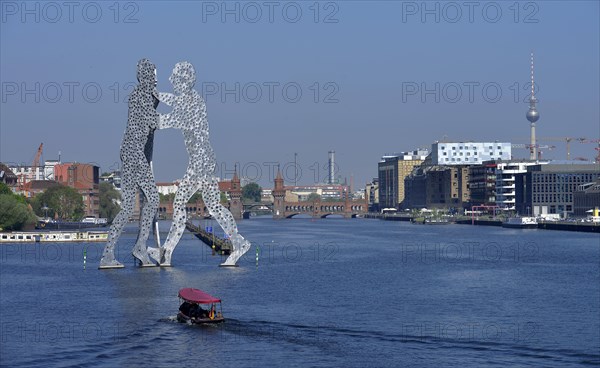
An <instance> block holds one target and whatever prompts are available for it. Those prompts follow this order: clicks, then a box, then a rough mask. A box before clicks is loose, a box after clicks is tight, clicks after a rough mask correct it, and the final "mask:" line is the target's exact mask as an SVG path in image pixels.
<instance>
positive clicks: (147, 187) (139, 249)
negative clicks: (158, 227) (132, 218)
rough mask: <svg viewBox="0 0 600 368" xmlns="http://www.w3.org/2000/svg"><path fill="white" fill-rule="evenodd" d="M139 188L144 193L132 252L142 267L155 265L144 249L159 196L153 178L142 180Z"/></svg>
mask: <svg viewBox="0 0 600 368" xmlns="http://www.w3.org/2000/svg"><path fill="white" fill-rule="evenodd" d="M140 188H141V190H142V192H143V193H144V197H145V199H144V201H143V204H142V215H141V218H140V232H139V234H138V239H137V241H136V242H135V246H134V248H133V252H132V254H133V256H134V257H135V258H137V259H138V260H140V262H141V263H142V267H148V266H155V264H154V263H152V262H151V261H150V258H149V257H148V251H147V250H146V242H147V241H148V237H149V236H150V231H151V230H152V225H153V223H154V218H155V216H156V213H157V211H158V204H159V196H158V191H157V190H156V184H155V183H154V178H153V177H152V178H149V179H148V180H144V182H143V183H141V185H140Z"/></svg>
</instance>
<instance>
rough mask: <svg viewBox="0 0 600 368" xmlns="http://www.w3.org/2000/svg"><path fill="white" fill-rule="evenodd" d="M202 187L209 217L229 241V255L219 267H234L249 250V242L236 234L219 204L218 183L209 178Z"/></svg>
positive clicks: (231, 222) (227, 214) (229, 214)
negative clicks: (215, 222) (230, 247)
mask: <svg viewBox="0 0 600 368" xmlns="http://www.w3.org/2000/svg"><path fill="white" fill-rule="evenodd" d="M202 184H203V186H202V199H203V200H204V203H205V204H206V207H207V208H208V212H209V213H210V215H211V216H212V217H213V218H214V219H215V220H216V221H217V223H218V224H219V225H220V226H221V228H222V229H223V230H224V231H225V233H226V234H227V235H228V236H229V239H230V240H231V245H232V247H233V249H232V251H231V254H230V255H229V257H227V259H226V260H225V262H223V264H222V265H221V266H235V265H236V263H237V261H238V260H239V259H240V258H241V257H242V256H243V255H244V253H246V252H247V251H248V250H249V249H250V242H249V241H248V240H246V239H244V237H243V236H241V235H240V234H239V233H238V228H237V224H236V223H235V219H234V218H233V215H232V214H231V212H229V210H228V209H227V208H225V207H223V205H222V204H221V193H220V191H219V182H218V181H217V179H216V178H214V177H213V178H209V179H208V180H207V181H204V182H203V183H202Z"/></svg>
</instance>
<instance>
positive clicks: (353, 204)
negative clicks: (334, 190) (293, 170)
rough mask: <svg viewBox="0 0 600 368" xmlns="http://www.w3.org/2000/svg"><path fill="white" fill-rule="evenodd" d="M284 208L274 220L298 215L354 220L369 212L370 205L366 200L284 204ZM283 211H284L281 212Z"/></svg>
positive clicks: (274, 215) (275, 214)
mask: <svg viewBox="0 0 600 368" xmlns="http://www.w3.org/2000/svg"><path fill="white" fill-rule="evenodd" d="M281 207H283V208H281V209H279V213H277V209H275V212H274V213H273V217H274V218H292V217H294V216H297V215H310V216H312V217H313V218H326V217H327V216H331V215H341V216H343V217H345V218H354V217H358V216H361V215H364V214H366V213H367V212H368V207H369V206H368V204H367V203H366V202H365V201H364V200H358V201H336V202H322V201H314V202H283V206H281ZM281 210H283V211H281Z"/></svg>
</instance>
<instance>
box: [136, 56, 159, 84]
mask: <svg viewBox="0 0 600 368" xmlns="http://www.w3.org/2000/svg"><path fill="white" fill-rule="evenodd" d="M137 80H138V82H140V84H142V85H149V86H151V88H154V87H156V84H157V83H158V82H157V79H156V66H155V65H154V64H153V63H152V62H151V61H150V60H148V59H142V60H140V61H138V63H137Z"/></svg>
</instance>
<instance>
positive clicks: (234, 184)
mask: <svg viewBox="0 0 600 368" xmlns="http://www.w3.org/2000/svg"><path fill="white" fill-rule="evenodd" d="M229 198H231V201H230V202H229V211H230V212H231V214H232V215H233V218H234V219H236V220H241V219H242V212H243V210H244V206H243V205H242V186H241V185H240V178H239V176H238V174H237V170H236V171H234V173H233V178H231V190H230V191H229Z"/></svg>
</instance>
